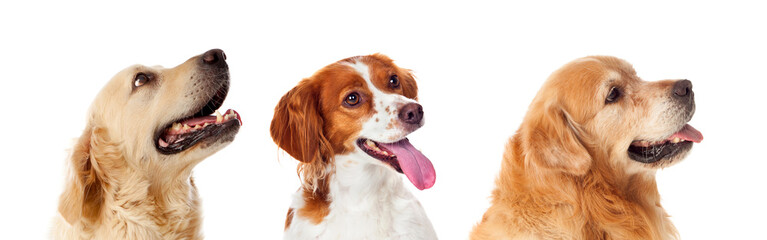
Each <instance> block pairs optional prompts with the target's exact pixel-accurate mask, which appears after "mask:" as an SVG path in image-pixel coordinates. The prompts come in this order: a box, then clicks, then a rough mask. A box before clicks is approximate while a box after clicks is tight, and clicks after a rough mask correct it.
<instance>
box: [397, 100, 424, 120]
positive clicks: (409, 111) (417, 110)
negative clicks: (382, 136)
mask: <svg viewBox="0 0 767 240" xmlns="http://www.w3.org/2000/svg"><path fill="white" fill-rule="evenodd" d="M399 119H400V120H402V121H403V122H405V123H410V124H418V123H420V122H421V119H423V107H421V104H418V103H408V104H407V105H405V106H404V107H402V108H401V109H400V110H399Z"/></svg>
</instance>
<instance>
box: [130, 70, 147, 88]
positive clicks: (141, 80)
mask: <svg viewBox="0 0 767 240" xmlns="http://www.w3.org/2000/svg"><path fill="white" fill-rule="evenodd" d="M147 82H149V77H148V76H147V75H146V74H143V73H139V74H136V77H135V78H134V79H133V87H141V86H143V85H144V84H146V83H147Z"/></svg>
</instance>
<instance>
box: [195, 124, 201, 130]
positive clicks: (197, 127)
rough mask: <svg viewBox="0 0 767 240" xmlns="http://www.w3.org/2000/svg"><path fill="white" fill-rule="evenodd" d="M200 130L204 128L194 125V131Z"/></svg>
mask: <svg viewBox="0 0 767 240" xmlns="http://www.w3.org/2000/svg"><path fill="white" fill-rule="evenodd" d="M200 128H202V126H200V125H194V129H195V130H197V129H200Z"/></svg>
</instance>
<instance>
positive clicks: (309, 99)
mask: <svg viewBox="0 0 767 240" xmlns="http://www.w3.org/2000/svg"><path fill="white" fill-rule="evenodd" d="M319 107H320V105H319V89H317V86H315V85H314V84H311V83H310V82H309V81H308V79H306V80H303V81H301V83H299V84H298V86H296V87H294V88H293V89H292V90H290V91H289V92H288V93H286V94H285V96H282V99H280V102H279V103H278V104H277V107H275V109H274V118H272V124H271V128H270V131H271V134H272V139H273V140H274V143H276V144H277V145H278V146H279V147H280V148H282V149H283V150H285V152H287V153H288V154H290V156H292V157H293V158H295V159H296V160H299V161H301V162H304V163H311V162H313V161H316V160H320V161H322V160H327V159H323V158H324V157H327V156H333V149H332V147H330V146H331V145H330V142H329V141H328V140H327V138H325V134H324V133H323V124H324V119H323V118H322V116H321V115H320V112H319V111H320V110H319Z"/></svg>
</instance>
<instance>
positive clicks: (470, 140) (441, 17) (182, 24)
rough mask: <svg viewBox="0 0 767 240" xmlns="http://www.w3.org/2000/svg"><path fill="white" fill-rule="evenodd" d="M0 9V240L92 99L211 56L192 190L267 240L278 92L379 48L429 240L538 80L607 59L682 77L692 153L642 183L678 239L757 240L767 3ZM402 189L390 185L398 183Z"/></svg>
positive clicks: (286, 186) (288, 174)
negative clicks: (425, 163)
mask: <svg viewBox="0 0 767 240" xmlns="http://www.w3.org/2000/svg"><path fill="white" fill-rule="evenodd" d="M20 2H21V1H17V2H15V3H11V1H4V2H3V3H1V4H0V41H1V42H0V49H1V51H0V79H2V82H0V84H2V87H0V97H1V98H2V99H1V100H2V102H0V103H2V106H3V111H4V112H5V114H4V116H3V117H2V118H1V119H2V120H0V121H2V122H1V124H0V128H2V131H1V132H2V135H1V136H0V141H2V142H1V143H2V144H0V148H1V149H0V152H1V153H2V154H0V156H1V157H0V187H1V189H0V194H1V195H0V233H2V235H4V237H0V238H2V239H44V238H47V236H48V232H49V228H50V223H51V219H53V217H54V216H55V214H57V213H56V205H57V201H58V196H59V194H60V193H61V190H62V189H63V186H64V180H65V173H66V168H65V167H66V165H65V163H66V157H67V154H68V149H70V148H71V145H72V143H73V140H74V138H75V137H77V136H79V134H80V132H81V131H82V129H83V128H84V126H85V114H86V110H87V108H88V106H89V104H90V102H91V101H92V99H93V98H94V97H95V95H96V93H97V92H98V91H99V90H100V89H101V87H102V86H103V85H104V84H105V83H106V82H107V81H108V80H109V79H110V78H111V77H112V76H113V74H115V73H117V72H118V71H119V70H121V69H123V68H125V67H127V66H129V65H131V64H135V63H141V64H146V65H158V64H159V65H163V66H165V67H172V66H175V65H177V64H179V63H181V62H183V61H185V60H186V59H187V58H189V57H191V56H193V55H197V54H200V53H203V52H204V51H206V50H208V49H211V48H221V49H223V50H224V51H225V52H226V54H227V56H228V62H229V66H230V69H231V77H232V89H231V91H230V93H229V97H228V99H227V100H226V102H225V104H224V107H223V108H234V109H236V110H237V111H238V112H239V113H240V114H241V115H242V116H243V119H244V125H243V126H242V128H241V129H240V133H239V134H238V136H237V139H236V140H235V141H234V142H233V143H232V144H231V145H230V146H229V147H227V148H225V149H224V150H222V151H220V152H219V153H217V154H215V155H214V156H212V157H210V158H209V159H207V160H205V161H203V162H202V163H201V164H199V165H198V166H197V167H196V168H195V173H194V176H195V177H196V183H197V184H198V187H199V190H200V193H201V197H202V200H203V202H202V203H203V211H204V212H203V215H204V234H205V235H206V236H207V238H208V239H279V238H281V234H282V229H283V224H284V218H285V213H286V211H287V207H288V204H289V203H290V195H291V194H292V193H293V192H294V190H296V188H297V187H298V184H299V182H298V179H297V177H296V174H295V166H296V164H295V163H296V161H295V160H293V159H291V158H290V157H288V156H287V155H284V154H281V153H280V151H278V148H277V147H276V145H275V144H274V143H273V142H272V140H271V138H270V136H269V134H268V128H269V123H270V120H271V117H272V114H273V109H274V106H275V104H276V103H277V101H278V100H279V98H280V96H282V95H283V94H284V93H285V92H287V91H288V90H289V89H290V88H292V87H293V86H294V85H295V84H296V83H297V82H298V81H299V80H301V79H302V78H304V77H308V76H310V75H311V74H312V73H313V72H314V71H316V70H318V69H319V68H321V67H323V66H325V65H327V64H330V63H332V62H334V61H337V60H340V59H342V58H346V57H350V56H354V55H362V54H370V53H375V52H381V53H384V54H387V55H389V56H390V57H392V58H393V59H394V60H395V61H396V63H397V64H399V65H400V66H401V67H405V68H410V69H413V70H414V71H415V74H416V76H417V77H418V85H419V89H420V92H419V97H420V100H421V104H422V105H423V106H424V108H425V112H426V118H427V123H426V125H425V126H424V127H423V128H422V129H421V130H418V131H417V132H415V133H413V134H412V135H411V136H410V139H411V142H412V143H413V144H414V145H415V146H416V147H418V148H420V149H421V150H422V151H423V152H424V153H425V154H426V155H427V156H428V157H429V158H430V159H431V160H432V162H433V163H434V166H435V168H436V171H437V176H438V177H437V182H436V185H435V186H434V187H433V188H431V189H428V190H425V191H418V190H417V189H415V188H414V187H412V186H411V185H410V184H407V185H408V186H409V188H410V189H411V190H412V191H413V192H414V193H415V195H416V196H417V197H418V198H419V199H420V201H421V203H422V204H423V206H424V207H425V208H426V212H427V214H428V215H429V217H430V219H431V221H432V223H433V224H434V226H435V228H436V231H437V233H438V234H439V236H440V237H441V238H442V239H465V238H467V236H468V233H469V231H470V229H471V227H472V226H473V224H475V223H476V222H477V221H479V220H480V218H481V216H482V214H483V213H484V211H485V209H486V208H487V207H488V204H489V201H488V197H489V196H490V191H491V190H492V188H493V181H494V178H495V176H496V174H497V173H498V169H499V167H500V161H501V154H502V151H503V146H504V144H505V142H506V140H507V139H508V137H509V136H511V135H512V134H513V133H514V131H515V130H516V129H517V127H518V126H519V124H520V121H521V119H522V117H523V116H524V114H525V112H526V110H527V105H528V104H529V103H530V101H531V100H532V98H533V96H534V94H535V93H536V91H537V90H538V88H539V87H540V86H541V84H542V83H543V81H544V80H545V79H546V78H547V76H548V75H549V74H550V73H551V72H552V71H554V70H555V69H557V68H558V67H560V66H561V65H563V64H565V63H566V62H568V61H570V60H572V59H575V58H578V57H583V56H587V55H595V54H603V55H614V56H618V57H621V58H624V59H626V60H628V61H629V62H631V63H633V64H634V67H635V68H636V70H637V71H638V73H639V76H640V77H642V78H643V79H645V80H659V79H667V78H687V79H690V80H692V82H693V84H694V91H695V96H696V102H697V112H696V115H695V117H694V118H693V120H692V122H691V124H692V125H693V126H695V127H696V128H697V129H699V130H700V131H701V132H702V133H703V135H704V136H705V139H704V141H703V142H702V143H700V144H697V145H696V146H695V147H694V148H693V151H692V154H690V155H689V157H688V158H687V159H686V160H685V161H683V162H681V163H680V164H677V165H675V166H673V167H671V168H668V169H664V170H661V171H658V174H657V180H658V186H659V188H660V192H661V195H662V197H663V202H662V203H663V204H664V207H665V208H666V210H667V211H668V212H669V213H670V214H671V215H672V218H671V219H672V221H673V222H674V223H675V224H676V226H677V228H678V229H679V231H680V233H681V236H682V238H684V239H758V238H762V239H763V238H764V228H765V227H767V220H765V218H764V216H765V215H767V207H766V205H765V203H766V202H767V197H765V192H767V190H766V189H767V187H765V186H764V185H765V183H767V173H765V171H767V170H766V169H765V167H767V163H765V162H766V161H765V160H767V158H766V157H765V156H764V148H765V146H764V142H763V141H762V139H761V138H763V137H764V135H765V134H766V133H767V132H765V130H764V124H763V121H764V120H763V117H764V115H765V107H764V103H765V100H764V91H765V86H767V84H765V80H767V79H765V69H766V68H767V60H765V56H766V55H767V47H765V44H767V37H765V31H766V30H767V26H765V25H767V24H766V23H767V17H766V16H767V14H765V10H767V8H765V7H763V6H758V5H754V4H747V3H739V2H733V1H728V3H726V4H725V3H717V4H708V3H702V2H699V1H690V2H676V3H670V2H664V3H651V2H646V1H635V3H616V2H614V1H604V2H581V1H571V2H543V1H537V2H536V3H526V4H520V3H491V2H477V1H472V2H471V3H465V4H454V3H448V2H445V1H410V2H394V1H379V2H377V3H362V2H345V3H319V2H318V1H313V2H289V1H272V2H279V3H263V2H261V3H250V4H247V5H239V4H230V3H225V2H220V1H206V2H205V3H193V2H187V1H182V2H175V3H150V2H135V1H131V2H126V3H111V2H110V3H108V2H102V1H94V2H90V3H84V2H77V3H72V2H69V1H55V2H36V1H25V2H24V3H20ZM403 180H404V181H407V179H406V178H404V176H403Z"/></svg>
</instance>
